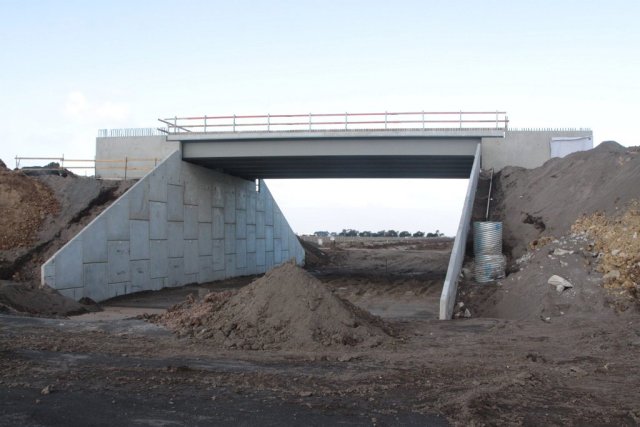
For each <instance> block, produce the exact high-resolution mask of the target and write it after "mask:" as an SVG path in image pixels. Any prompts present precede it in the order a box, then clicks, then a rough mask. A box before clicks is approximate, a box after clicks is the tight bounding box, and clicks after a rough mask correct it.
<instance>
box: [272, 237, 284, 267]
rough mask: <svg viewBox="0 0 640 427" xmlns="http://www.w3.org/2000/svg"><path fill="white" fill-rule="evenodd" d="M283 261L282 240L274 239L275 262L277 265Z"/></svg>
mask: <svg viewBox="0 0 640 427" xmlns="http://www.w3.org/2000/svg"><path fill="white" fill-rule="evenodd" d="M282 261H284V260H283V259H282V240H281V239H273V262H274V263H275V264H276V265H277V264H280V263H281V262H282Z"/></svg>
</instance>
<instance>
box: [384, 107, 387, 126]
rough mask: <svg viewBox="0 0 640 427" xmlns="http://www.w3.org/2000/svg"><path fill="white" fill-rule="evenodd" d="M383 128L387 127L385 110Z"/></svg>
mask: <svg viewBox="0 0 640 427" xmlns="http://www.w3.org/2000/svg"><path fill="white" fill-rule="evenodd" d="M384 128H385V129H386V128H387V112H386V111H385V112H384Z"/></svg>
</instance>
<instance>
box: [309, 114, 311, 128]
mask: <svg viewBox="0 0 640 427" xmlns="http://www.w3.org/2000/svg"><path fill="white" fill-rule="evenodd" d="M309 130H311V113H309Z"/></svg>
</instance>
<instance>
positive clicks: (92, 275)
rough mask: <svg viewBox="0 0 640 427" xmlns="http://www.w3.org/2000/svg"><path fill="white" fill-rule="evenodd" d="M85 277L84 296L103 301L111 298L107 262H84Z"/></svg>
mask: <svg viewBox="0 0 640 427" xmlns="http://www.w3.org/2000/svg"><path fill="white" fill-rule="evenodd" d="M84 279H85V280H84V289H83V290H82V292H83V294H82V296H84V297H87V298H91V299H92V300H94V301H103V300H105V299H108V298H109V288H108V287H107V264H106V263H104V262H100V263H90V264H84Z"/></svg>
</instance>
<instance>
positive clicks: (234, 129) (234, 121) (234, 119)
mask: <svg viewBox="0 0 640 427" xmlns="http://www.w3.org/2000/svg"><path fill="white" fill-rule="evenodd" d="M233 131H234V132H235V131H236V115H235V114H234V115H233Z"/></svg>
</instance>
